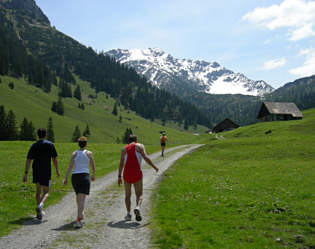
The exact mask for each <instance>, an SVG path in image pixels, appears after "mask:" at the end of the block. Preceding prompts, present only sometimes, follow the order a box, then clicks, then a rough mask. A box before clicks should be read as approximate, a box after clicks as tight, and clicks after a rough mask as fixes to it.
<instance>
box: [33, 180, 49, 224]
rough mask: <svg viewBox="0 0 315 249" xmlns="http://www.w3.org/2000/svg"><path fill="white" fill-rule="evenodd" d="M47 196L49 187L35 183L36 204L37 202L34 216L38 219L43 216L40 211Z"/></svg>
mask: <svg viewBox="0 0 315 249" xmlns="http://www.w3.org/2000/svg"><path fill="white" fill-rule="evenodd" d="M42 192H43V195H42ZM48 196H49V187H48V186H42V185H40V184H39V183H36V204H37V207H36V213H37V215H36V217H37V218H38V219H40V220H41V219H42V218H43V215H44V213H43V212H42V209H43V206H44V203H45V201H46V200H47V198H48Z"/></svg>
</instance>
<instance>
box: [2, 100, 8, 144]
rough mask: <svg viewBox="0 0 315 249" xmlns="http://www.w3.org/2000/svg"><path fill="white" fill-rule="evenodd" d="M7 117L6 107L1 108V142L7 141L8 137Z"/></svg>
mask: <svg viewBox="0 0 315 249" xmlns="http://www.w3.org/2000/svg"><path fill="white" fill-rule="evenodd" d="M6 129H7V115H6V113H5V109H4V106H3V105H1V106H0V140H5V139H6V136H7V131H6Z"/></svg>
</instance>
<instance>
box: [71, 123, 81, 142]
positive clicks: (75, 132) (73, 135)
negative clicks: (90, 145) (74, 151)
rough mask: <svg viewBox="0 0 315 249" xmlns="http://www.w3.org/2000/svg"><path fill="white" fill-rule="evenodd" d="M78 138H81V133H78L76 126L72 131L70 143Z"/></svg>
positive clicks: (78, 129)
mask: <svg viewBox="0 0 315 249" xmlns="http://www.w3.org/2000/svg"><path fill="white" fill-rule="evenodd" d="M79 137H81V131H80V128H79V126H76V127H75V129H74V131H73V134H72V140H71V141H72V142H77V141H78V139H79Z"/></svg>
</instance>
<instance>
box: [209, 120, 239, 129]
mask: <svg viewBox="0 0 315 249" xmlns="http://www.w3.org/2000/svg"><path fill="white" fill-rule="evenodd" d="M238 127H240V126H239V125H238V124H235V123H234V122H233V121H232V120H231V119H229V118H226V119H224V120H223V121H222V122H220V123H218V124H217V125H216V126H215V127H213V128H212V132H214V133H218V132H223V131H230V130H233V129H236V128H238Z"/></svg>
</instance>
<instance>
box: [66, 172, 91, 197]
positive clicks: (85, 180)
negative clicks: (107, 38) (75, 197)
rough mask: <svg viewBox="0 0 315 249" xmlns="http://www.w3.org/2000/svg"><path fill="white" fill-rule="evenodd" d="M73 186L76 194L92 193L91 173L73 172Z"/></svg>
mask: <svg viewBox="0 0 315 249" xmlns="http://www.w3.org/2000/svg"><path fill="white" fill-rule="evenodd" d="M71 181H72V187H73V189H74V191H75V193H76V194H86V195H88V194H90V185H91V182H90V175H89V174H88V173H81V174H72V177H71Z"/></svg>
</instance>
